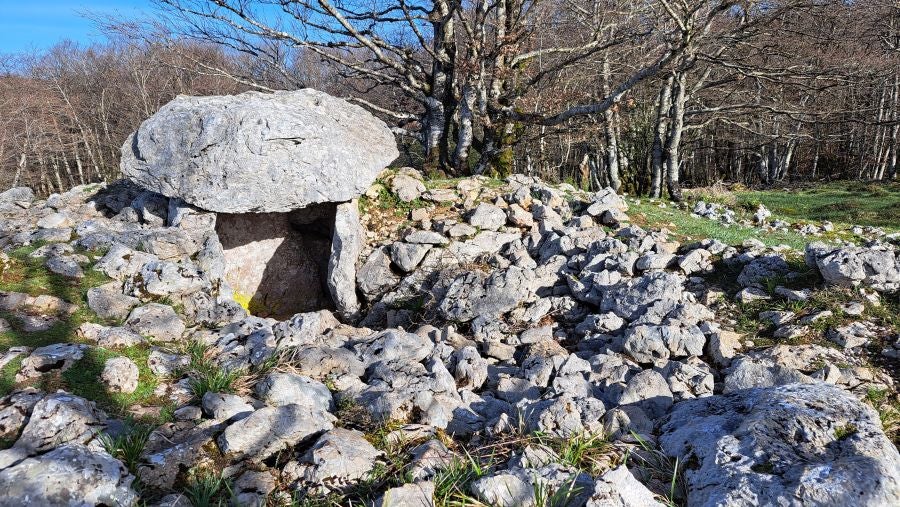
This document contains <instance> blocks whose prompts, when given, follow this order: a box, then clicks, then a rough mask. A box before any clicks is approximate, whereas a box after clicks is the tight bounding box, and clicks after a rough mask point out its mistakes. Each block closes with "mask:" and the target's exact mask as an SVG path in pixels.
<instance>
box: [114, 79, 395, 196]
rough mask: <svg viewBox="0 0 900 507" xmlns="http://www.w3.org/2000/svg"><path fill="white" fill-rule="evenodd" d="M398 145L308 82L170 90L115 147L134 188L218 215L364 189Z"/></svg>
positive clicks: (359, 112)
mask: <svg viewBox="0 0 900 507" xmlns="http://www.w3.org/2000/svg"><path fill="white" fill-rule="evenodd" d="M398 154H399V152H398V151H397V146H396V142H395V140H394V135H393V133H391V131H390V130H389V129H388V128H387V126H386V125H385V124H384V122H382V121H381V120H379V119H377V118H375V117H374V116H372V115H371V114H369V113H368V112H366V111H365V110H364V109H363V108H361V107H359V106H356V105H353V104H350V103H348V102H346V101H344V100H342V99H338V98H335V97H332V96H330V95H328V94H326V93H323V92H319V91H316V90H312V89H304V90H297V91H282V92H276V93H271V94H270V93H259V92H246V93H242V94H240V95H234V96H212V97H188V96H179V97H177V98H176V99H175V100H173V101H171V102H169V103H168V104H166V105H165V106H163V107H162V108H161V109H160V110H159V111H158V112H157V113H156V114H154V115H153V116H151V117H150V118H148V119H147V120H145V121H144V122H143V123H142V124H141V126H140V127H139V128H138V130H137V131H136V132H134V133H133V134H132V135H131V136H129V138H128V139H127V140H126V141H125V144H123V145H122V161H121V170H122V173H123V174H124V175H125V176H126V177H127V178H128V179H130V180H132V181H134V182H136V183H138V184H139V185H141V186H142V187H144V188H145V189H148V190H152V191H154V192H157V193H160V194H162V195H165V196H167V197H178V198H181V199H183V200H184V201H186V202H188V203H190V204H193V205H194V206H197V207H199V208H202V209H206V210H209V211H216V212H222V213H247V212H256V213H260V212H287V211H291V210H294V209H298V208H303V207H306V206H309V205H311V204H316V203H324V202H346V201H350V200H352V199H355V198H356V197H359V196H360V195H362V194H363V192H365V191H366V190H367V189H368V188H369V186H371V184H372V182H373V181H374V180H375V178H376V177H377V176H378V174H379V173H380V172H381V171H382V170H383V169H384V168H385V167H387V166H388V164H390V163H391V162H392V161H393V160H394V159H395V158H397V156H398Z"/></svg>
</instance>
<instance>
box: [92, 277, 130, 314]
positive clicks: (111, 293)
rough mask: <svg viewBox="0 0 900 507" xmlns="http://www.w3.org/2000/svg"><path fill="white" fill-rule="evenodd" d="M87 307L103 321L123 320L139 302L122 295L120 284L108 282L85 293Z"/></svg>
mask: <svg viewBox="0 0 900 507" xmlns="http://www.w3.org/2000/svg"><path fill="white" fill-rule="evenodd" d="M87 302H88V307H89V308H90V309H91V310H93V311H94V313H96V314H97V315H98V316H100V317H101V318H104V319H123V318H125V317H127V316H128V312H130V311H131V309H132V308H134V307H135V306H136V305H137V304H138V303H139V302H140V301H139V300H138V298H135V297H132V296H128V295H125V294H122V290H121V287H120V284H119V283H117V282H110V283H108V284H105V285H101V286H99V287H92V288H90V289H88V291H87Z"/></svg>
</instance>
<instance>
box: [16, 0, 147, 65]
mask: <svg viewBox="0 0 900 507" xmlns="http://www.w3.org/2000/svg"><path fill="white" fill-rule="evenodd" d="M149 9H150V2H149V0H0V53H13V52H18V51H28V50H31V49H46V48H48V47H50V46H53V45H54V44H56V43H57V42H59V41H60V40H63V39H71V40H73V41H77V42H80V43H86V44H89V43H91V42H97V41H101V40H102V37H101V36H100V34H99V33H98V32H97V30H96V28H94V26H93V25H92V23H91V21H90V20H87V19H85V18H83V17H82V16H81V14H80V13H81V12H84V11H93V12H98V13H107V14H121V15H124V16H127V17H133V16H137V15H140V14H141V13H142V12H146V11H149Z"/></svg>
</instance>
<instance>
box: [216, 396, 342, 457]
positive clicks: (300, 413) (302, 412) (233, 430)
mask: <svg viewBox="0 0 900 507" xmlns="http://www.w3.org/2000/svg"><path fill="white" fill-rule="evenodd" d="M334 420H335V419H334V416H332V415H331V414H329V413H327V412H321V411H315V410H312V409H310V408H308V407H303V406H300V405H284V406H281V407H265V408H261V409H259V410H257V411H255V412H253V413H252V414H250V415H249V416H248V417H246V418H244V419H241V420H240V421H237V422H235V423H233V424H231V425H230V426H228V428H226V429H225V431H224V432H223V433H222V434H221V435H220V436H219V438H218V440H217V442H218V444H219V448H220V449H221V450H222V452H223V453H225V454H230V455H233V456H236V457H238V458H250V459H251V460H252V461H255V462H259V461H262V460H264V459H266V458H268V457H269V456H272V455H273V454H275V453H277V452H278V451H280V450H282V449H286V448H288V447H292V446H294V445H296V444H298V443H300V442H302V441H304V440H306V439H308V438H310V437H312V436H314V435H316V434H318V433H321V432H323V431H327V430H330V429H331V428H332V427H333V424H332V423H333V422H334Z"/></svg>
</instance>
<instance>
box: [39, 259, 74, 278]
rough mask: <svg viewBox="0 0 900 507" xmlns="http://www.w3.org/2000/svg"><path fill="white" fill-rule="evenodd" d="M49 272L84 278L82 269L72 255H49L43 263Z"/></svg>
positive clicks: (67, 276)
mask: <svg viewBox="0 0 900 507" xmlns="http://www.w3.org/2000/svg"><path fill="white" fill-rule="evenodd" d="M44 264H45V265H46V266H47V269H49V270H50V271H51V272H53V273H56V274H57V275H60V276H64V277H66V278H74V279H78V278H84V271H83V270H82V269H81V266H80V265H79V264H78V260H77V259H76V257H75V256H72V255H62V256H56V257H50V258H48V259H47V261H46V262H45V263H44Z"/></svg>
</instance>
